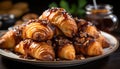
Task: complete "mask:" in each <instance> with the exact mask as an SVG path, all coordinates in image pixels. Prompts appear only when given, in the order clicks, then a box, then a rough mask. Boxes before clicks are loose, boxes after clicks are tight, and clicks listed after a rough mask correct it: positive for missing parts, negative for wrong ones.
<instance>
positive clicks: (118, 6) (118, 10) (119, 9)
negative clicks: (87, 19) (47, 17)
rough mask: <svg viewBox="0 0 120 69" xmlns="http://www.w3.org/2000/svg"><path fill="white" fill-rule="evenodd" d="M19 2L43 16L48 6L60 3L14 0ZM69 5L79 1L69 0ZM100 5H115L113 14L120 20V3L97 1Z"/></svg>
mask: <svg viewBox="0 0 120 69" xmlns="http://www.w3.org/2000/svg"><path fill="white" fill-rule="evenodd" d="M19 1H25V2H28V3H29V7H30V9H31V12H36V13H38V14H41V13H42V12H43V11H44V10H46V9H47V8H48V5H49V4H50V3H51V2H53V1H54V2H57V3H58V2H59V1H60V0H13V3H16V2H19ZM67 1H69V3H76V2H77V0H67ZM87 3H88V4H92V0H87ZM97 3H98V4H110V5H113V7H114V8H113V13H114V14H116V15H117V16H118V17H119V19H120V3H119V2H118V1H115V0H97Z"/></svg>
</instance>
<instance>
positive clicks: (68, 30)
mask: <svg viewBox="0 0 120 69" xmlns="http://www.w3.org/2000/svg"><path fill="white" fill-rule="evenodd" d="M39 19H46V20H49V21H50V22H51V23H52V24H54V25H56V26H57V27H58V28H59V29H60V30H61V31H62V32H63V33H64V34H65V35H66V36H68V37H73V35H74V34H75V33H76V32H77V25H76V22H75V20H74V19H73V18H72V17H71V16H70V15H68V13H67V12H66V11H65V9H63V8H51V9H48V10H46V11H45V12H43V14H42V15H41V16H40V17H39Z"/></svg>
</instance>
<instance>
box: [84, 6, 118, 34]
mask: <svg viewBox="0 0 120 69" xmlns="http://www.w3.org/2000/svg"><path fill="white" fill-rule="evenodd" d="M112 8H113V7H112V6H111V5H98V6H97V9H95V8H94V6H93V5H87V6H86V19H87V20H88V21H91V22H92V23H93V24H94V25H95V26H96V27H97V28H98V29H100V30H102V31H105V32H109V33H110V32H112V31H114V30H116V29H117V27H118V18H117V16H116V15H114V14H113V13H112Z"/></svg>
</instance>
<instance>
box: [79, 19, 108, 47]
mask: <svg viewBox="0 0 120 69" xmlns="http://www.w3.org/2000/svg"><path fill="white" fill-rule="evenodd" d="M77 24H78V27H79V31H82V32H83V33H87V34H88V35H89V36H92V37H94V38H95V39H96V40H97V41H98V42H100V43H101V45H102V47H103V48H105V47H108V46H109V43H108V42H107V40H106V38H105V37H104V36H103V35H102V34H101V32H100V31H99V30H97V28H96V27H95V26H93V25H92V24H91V23H90V22H87V21H85V20H83V19H80V20H77Z"/></svg>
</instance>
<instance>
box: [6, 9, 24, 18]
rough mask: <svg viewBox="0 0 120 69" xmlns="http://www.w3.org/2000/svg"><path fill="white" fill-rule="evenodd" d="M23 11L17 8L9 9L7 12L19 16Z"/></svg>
mask: <svg viewBox="0 0 120 69" xmlns="http://www.w3.org/2000/svg"><path fill="white" fill-rule="evenodd" d="M23 13H24V12H23V11H22V10H19V9H11V10H10V11H9V12H8V14H13V15H15V17H20V16H21V15H22V14H23Z"/></svg>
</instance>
